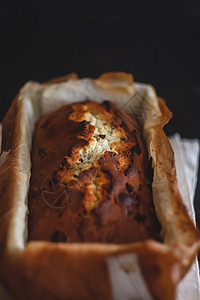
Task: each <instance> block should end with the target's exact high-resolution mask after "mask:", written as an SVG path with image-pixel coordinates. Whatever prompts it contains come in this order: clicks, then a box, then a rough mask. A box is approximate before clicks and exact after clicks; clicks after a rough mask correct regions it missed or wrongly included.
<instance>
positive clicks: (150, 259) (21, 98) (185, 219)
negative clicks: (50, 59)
mask: <svg viewBox="0 0 200 300" xmlns="http://www.w3.org/2000/svg"><path fill="white" fill-rule="evenodd" d="M85 99H91V100H94V101H98V102H101V101H103V100H105V99H106V100H110V101H114V102H115V103H116V104H117V105H118V106H119V107H121V108H123V109H124V110H125V111H126V112H129V113H132V114H133V115H134V116H135V117H136V118H137V120H138V122H139V124H140V126H141V129H142V131H143V136H144V140H145V143H146V146H147V150H148V155H149V158H150V157H151V158H152V166H153V169H154V179H153V184H152V190H153V201H154V205H155V209H156V214H157V217H158V219H159V221H160V223H161V225H162V233H161V234H162V238H163V240H164V243H158V242H156V241H153V240H147V241H145V242H140V243H132V244H125V245H116V244H89V243H86V244H85V243H84V244H80V243H79V244H77V243H76V244H63V243H58V244H54V243H51V242H41V241H31V242H27V240H28V232H27V217H28V208H27V201H28V191H29V181H30V175H31V159H30V152H31V144H32V137H33V133H34V127H35V123H36V122H37V120H38V119H39V117H40V116H42V115H44V114H46V113H48V112H51V111H53V110H55V109H57V108H59V107H61V106H62V105H65V104H67V103H71V102H78V101H81V100H85ZM170 118H171V112H170V111H169V109H168V108H167V106H166V104H165V102H164V101H163V100H162V99H160V98H158V97H157V96H156V93H155V91H154V89H153V87H151V86H150V85H144V84H137V83H133V78H132V75H130V74H126V73H106V74H103V75H101V76H100V77H99V78H98V79H95V80H94V79H89V78H85V79H78V78H77V76H76V74H70V75H68V76H65V77H63V78H59V79H56V80H52V81H50V82H47V83H45V84H39V83H37V82H28V83H26V84H25V85H24V86H23V87H22V89H21V90H20V91H19V93H18V95H17V96H16V98H15V100H14V101H13V103H12V106H11V107H10V109H9V111H8V113H7V114H6V116H5V118H4V120H3V141H2V150H1V152H2V156H1V167H0V279H1V280H2V281H3V282H4V284H5V285H6V286H8V288H9V289H10V290H11V291H12V293H13V294H14V295H15V296H16V297H18V298H19V299H36V298H37V299H113V297H114V296H115V295H114V290H115V287H113V285H115V282H111V276H110V269H109V265H110V259H111V260H112V258H116V259H118V258H119V259H120V257H121V256H122V255H134V257H136V260H137V266H138V267H139V269H140V272H141V274H142V278H143V279H144V281H143V282H142V283H140V285H141V286H140V287H139V288H140V290H142V289H144V290H145V289H146V290H147V293H149V294H148V295H149V296H148V297H149V299H150V298H151V297H153V298H156V299H170V300H171V299H175V290H176V286H177V285H178V283H179V282H180V280H181V279H182V278H183V277H184V275H185V274H186V273H187V271H188V270H189V268H190V266H191V264H192V262H193V260H194V258H195V256H196V254H197V251H198V249H199V245H200V236H199V232H198V230H197V229H196V228H195V226H194V224H193V223H192V221H191V220H190V218H189V216H188V213H187V210H186V208H185V206H184V205H183V202H182V199H181V196H180V192H179V190H178V185H177V179H176V170H175V163H174V154H173V151H172V148H171V146H170V143H169V141H168V139H167V137H166V135H165V133H164V131H163V129H162V127H163V125H165V124H166V123H167V122H168V120H169V119H170ZM122 268H123V265H122ZM133 293H134V292H133ZM125 294H126V291H124V295H125ZM122 295H123V287H122ZM141 295H142V292H141ZM133 296H134V295H133ZM133 298H134V297H133ZM124 299H125V298H124ZM146 299H147V298H146Z"/></svg>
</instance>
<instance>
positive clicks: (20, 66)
mask: <svg viewBox="0 0 200 300" xmlns="http://www.w3.org/2000/svg"><path fill="white" fill-rule="evenodd" d="M149 2H150V4H146V3H145V2H143V1H138V2H135V1H107V2H102V1H101V2H99V1H96V2H95V1H54V2H52V3H51V2H50V1H48V2H46V1H31V2H29V1H26V2H25V1H3V2H2V1H1V4H0V33H1V40H0V47H1V50H2V51H1V52H2V53H3V54H1V60H2V62H1V66H0V70H1V76H2V79H1V98H0V101H1V110H0V121H1V120H2V118H3V116H4V115H5V113H6V111H7V110H8V108H9V106H10V104H11V101H12V99H13V98H14V96H15V95H16V93H17V91H18V90H19V88H20V87H21V86H22V85H23V84H24V83H25V82H26V81H27V80H29V79H32V80H37V81H45V80H48V79H50V78H53V77H58V76H62V75H64V74H67V73H70V72H77V73H78V75H79V76H80V77H85V76H87V77H97V76H99V75H100V74H101V73H103V72H106V71H125V72H130V73H132V74H133V75H134V77H135V80H136V81H140V82H147V83H151V84H152V85H153V86H154V87H155V88H156V90H157V93H158V95H159V96H161V97H163V98H164V99H165V100H166V102H167V105H168V106H169V108H170V109H171V110H172V111H173V114H174V118H173V120H172V121H170V123H169V124H168V125H167V126H166V127H165V131H166V133H167V134H173V133H175V132H180V134H181V135H182V136H183V137H189V138H194V137H198V138H200V120H199V119H200V118H199V116H200V1H173V2H172V1H167V3H165V2H164V1H163V2H162V1H160V2H161V3H160V4H159V5H157V4H156V3H154V2H152V1H149ZM199 202H200V183H199V184H198V187H197V193H196V198H195V206H196V213H197V219H198V223H199V224H200V213H199V212H200V203H199Z"/></svg>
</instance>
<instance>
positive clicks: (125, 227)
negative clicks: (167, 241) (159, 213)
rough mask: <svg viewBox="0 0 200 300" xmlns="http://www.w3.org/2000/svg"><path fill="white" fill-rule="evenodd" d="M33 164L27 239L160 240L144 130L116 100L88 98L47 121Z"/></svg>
mask: <svg viewBox="0 0 200 300" xmlns="http://www.w3.org/2000/svg"><path fill="white" fill-rule="evenodd" d="M32 163H33V167H32V178H31V189H30V195H29V239H30V240H49V241H52V242H103V243H120V244H121V243H131V242H137V241H142V240H146V239H148V238H153V239H156V240H160V235H159V233H160V224H159V223H158V221H157V218H156V214H155V210H154V205H153V201H152V192H151V184H152V175H153V174H152V169H151V166H150V162H149V161H148V157H147V150H146V148H145V145H144V142H143V138H142V133H141V130H140V128H139V126H138V124H137V122H136V120H135V119H134V118H133V117H131V116H130V115H128V114H126V113H125V112H123V110H121V109H119V108H118V107H117V106H116V105H115V104H114V103H112V102H109V101H104V102H103V103H102V104H99V103H95V102H93V101H89V100H87V101H84V102H79V103H75V104H71V105H66V106H64V107H62V108H60V109H59V110H57V111H55V112H53V113H50V114H48V115H45V116H43V117H42V118H41V119H40V120H39V121H38V123H37V126H36V130H35V134H34V143H33V151H32Z"/></svg>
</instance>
